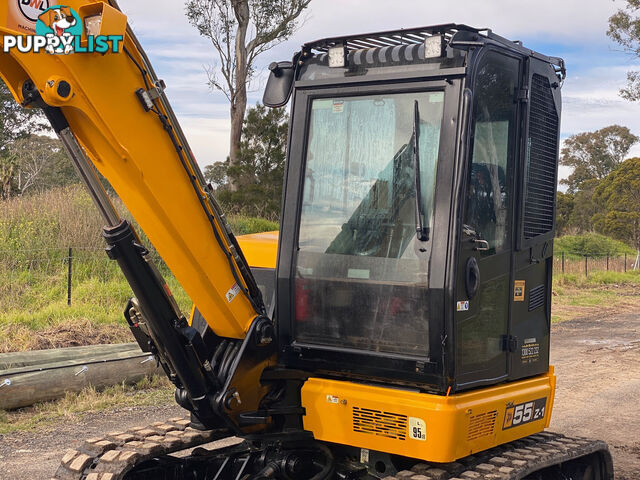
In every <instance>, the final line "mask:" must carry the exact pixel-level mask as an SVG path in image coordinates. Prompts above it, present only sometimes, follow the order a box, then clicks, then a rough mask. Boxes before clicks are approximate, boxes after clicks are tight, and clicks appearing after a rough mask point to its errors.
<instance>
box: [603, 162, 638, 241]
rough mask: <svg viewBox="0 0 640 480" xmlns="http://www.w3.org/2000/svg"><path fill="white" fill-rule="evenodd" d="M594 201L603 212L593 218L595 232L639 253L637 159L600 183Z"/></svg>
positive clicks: (623, 165)
mask: <svg viewBox="0 0 640 480" xmlns="http://www.w3.org/2000/svg"><path fill="white" fill-rule="evenodd" d="M594 200H595V201H596V202H598V203H599V204H601V205H602V206H603V207H604V209H605V211H604V213H600V214H598V215H596V216H594V224H595V226H596V229H597V230H598V231H600V232H602V233H604V234H606V235H610V236H612V237H614V238H617V239H618V240H622V241H624V242H627V243H629V244H630V245H633V247H634V248H635V249H636V250H639V251H640V158H637V157H636V158H630V159H628V160H625V161H624V162H622V164H620V166H619V167H618V168H616V169H615V170H614V171H613V172H611V173H610V174H609V175H608V176H607V178H605V179H604V180H602V182H600V185H598V187H597V188H596V189H595V193H594Z"/></svg>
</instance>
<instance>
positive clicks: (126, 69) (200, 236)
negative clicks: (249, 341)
mask: <svg viewBox="0 0 640 480" xmlns="http://www.w3.org/2000/svg"><path fill="white" fill-rule="evenodd" d="M13 3H16V2H13ZM57 3H58V4H61V3H62V2H57ZM96 3H100V2H88V1H82V0H65V1H64V5H67V6H70V7H71V8H73V9H74V10H76V11H77V12H82V11H93V10H95V4H96ZM104 3H106V4H109V3H110V4H112V5H113V6H115V3H114V2H113V1H111V2H108V1H105V2H104ZM50 4H52V5H55V4H56V2H55V1H51V2H50ZM88 5H89V8H88V10H87V8H84V9H83V8H82V7H87V6H88ZM98 6H99V7H101V8H102V6H101V5H98ZM92 9H93V10H92ZM109 11H110V18H111V19H112V20H113V24H114V25H120V26H122V25H124V23H122V22H119V21H117V19H118V18H120V19H121V20H122V18H123V17H124V15H123V14H121V13H120V12H119V11H117V10H115V9H111V10H109ZM124 20H126V17H124ZM14 24H15V22H14V20H13V19H12V18H10V15H9V7H8V6H7V2H5V3H3V5H2V6H0V42H1V41H2V36H4V35H14V34H20V33H21V32H18V31H16V30H13V29H12V28H10V27H13V26H14ZM32 26H33V28H35V22H34V23H33V25H32ZM106 33H109V34H112V35H117V34H119V33H124V32H106ZM132 35H133V34H132V33H131V30H130V29H129V30H127V32H126V36H125V41H124V47H125V48H126V49H127V50H128V51H129V52H130V54H131V55H132V57H133V58H135V59H136V61H137V62H138V63H140V64H142V55H141V52H140V51H138V49H137V47H136V45H135V43H134V41H133V36H132ZM0 76H1V77H2V78H3V79H4V80H5V82H6V83H7V84H8V86H9V88H10V89H11V91H12V93H13V95H14V96H15V97H16V100H17V101H19V102H21V101H22V100H23V98H22V94H21V91H22V84H23V83H24V82H25V81H26V80H28V79H31V80H32V81H33V82H34V84H35V85H36V87H37V88H38V90H39V91H40V93H41V95H42V98H43V99H44V100H45V101H46V102H47V103H48V104H49V105H52V106H58V107H61V109H62V112H63V113H64V115H65V117H66V119H67V120H68V122H69V125H70V126H71V130H72V131H73V133H74V134H75V136H76V138H77V140H78V141H79V142H80V144H81V145H82V147H83V148H84V149H85V150H86V152H87V154H88V156H89V157H90V159H91V161H92V162H93V164H94V165H95V166H96V168H97V169H98V170H99V171H100V173H102V175H104V176H105V177H106V178H107V179H108V180H109V182H110V183H111V185H112V186H113V188H114V189H115V191H116V192H117V193H118V195H119V196H120V198H121V199H122V201H123V202H124V203H125V205H126V206H127V208H128V209H129V211H130V212H131V214H132V215H133V216H134V218H135V219H136V220H137V222H138V223H139V224H140V226H141V227H142V229H143V230H144V231H145V233H146V234H147V236H148V237H149V239H150V240H151V242H152V243H153V245H154V246H155V247H156V249H157V250H158V252H159V253H160V255H161V256H162V258H163V259H164V260H165V262H166V263H167V265H168V266H169V268H170V269H171V271H172V272H173V273H174V274H175V276H176V278H177V279H178V281H179V282H180V284H181V285H182V286H183V287H184V289H185V290H186V292H187V294H188V295H189V296H190V298H191V300H193V302H194V303H195V304H196V305H197V306H198V309H199V310H200V311H201V312H202V314H203V316H204V318H206V319H207V321H208V322H210V326H211V327H212V329H213V330H214V331H215V333H216V334H217V335H220V336H224V337H233V338H243V337H244V336H245V332H246V331H247V330H248V328H249V326H250V325H251V322H252V321H253V319H254V318H255V317H256V312H255V311H254V309H253V308H252V306H251V304H250V302H249V300H248V299H247V298H246V297H245V296H244V295H236V296H235V297H233V299H232V301H231V302H229V301H227V298H226V293H227V292H228V291H229V290H230V289H231V288H232V287H234V285H235V284H236V280H235V279H234V276H233V274H232V271H231V268H230V266H229V263H228V261H227V258H226V257H225V254H224V252H223V250H222V249H221V248H220V247H219V245H218V243H217V241H216V239H215V236H214V231H213V228H212V226H211V224H210V222H209V219H208V218H207V212H206V211H205V208H203V207H202V205H201V204H200V201H199V198H198V196H199V195H200V196H202V197H204V196H205V195H206V193H205V192H204V191H199V192H198V193H196V191H194V188H193V186H192V184H191V180H190V175H191V173H189V174H188V173H187V171H185V169H184V168H183V166H182V164H181V162H180V160H179V157H178V155H177V153H176V150H175V148H174V145H173V144H172V142H171V140H170V137H169V135H168V134H167V132H166V131H165V130H164V129H163V125H162V123H161V122H160V120H159V119H158V117H157V115H155V114H154V113H152V112H146V111H145V110H144V108H143V107H142V105H141V103H140V101H139V100H138V98H137V97H136V94H135V92H136V90H137V89H139V88H145V84H144V81H143V77H142V75H141V72H140V70H139V69H138V68H137V67H136V65H135V64H134V62H133V61H132V60H131V59H130V58H129V57H128V56H127V55H126V54H125V53H124V52H121V53H107V54H104V55H102V54H98V53H75V54H70V55H50V54H48V53H46V52H44V51H42V52H40V53H38V54H35V53H19V52H18V51H17V50H15V49H14V50H12V51H11V53H10V54H6V53H2V54H0ZM59 80H66V81H67V82H69V83H70V84H71V88H72V92H73V94H72V95H70V98H69V99H68V100H65V99H62V98H60V97H58V96H57V95H56V93H55V89H54V88H53V87H52V86H51V85H55V84H56V83H55V82H57V81H59ZM50 81H51V84H48V82H50ZM158 107H159V108H160V109H161V110H162V107H161V106H160V105H159V103H158ZM164 113H166V112H164ZM182 148H184V149H185V150H188V148H189V146H188V145H182ZM188 168H190V167H188ZM206 208H207V209H209V210H210V209H211V207H210V206H209V205H208V204H207V206H206ZM208 213H211V211H209V212H208ZM216 229H217V230H218V232H221V231H222V230H221V227H220V225H218V224H217V223H216ZM98 233H99V232H96V234H98ZM226 248H227V249H228V246H227V247H226Z"/></svg>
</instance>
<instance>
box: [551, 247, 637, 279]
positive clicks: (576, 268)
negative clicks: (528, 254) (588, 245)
mask: <svg viewBox="0 0 640 480" xmlns="http://www.w3.org/2000/svg"><path fill="white" fill-rule="evenodd" d="M639 269H640V260H639V258H638V255H628V254H626V253H625V254H622V255H610V254H606V253H605V254H601V255H593V254H591V255H583V256H579V255H565V254H564V253H560V254H557V255H554V257H553V271H554V273H566V274H573V275H584V276H586V277H588V276H589V274H590V273H594V272H609V271H611V272H621V273H624V272H629V271H632V270H639Z"/></svg>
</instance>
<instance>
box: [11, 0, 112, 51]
mask: <svg viewBox="0 0 640 480" xmlns="http://www.w3.org/2000/svg"><path fill="white" fill-rule="evenodd" d="M22 13H23V14H24V13H25V12H24V11H23V12H22ZM30 13H31V12H30ZM25 16H26V15H25ZM85 20H90V21H91V24H92V25H97V26H98V29H99V23H97V24H96V23H95V22H96V21H97V22H99V21H100V18H99V17H88V18H87V19H85ZM87 23H88V24H89V22H87ZM82 34H83V22H82V19H81V18H80V15H78V13H77V12H76V11H75V10H74V9H73V8H71V7H67V6H65V5H56V6H53V7H48V8H47V9H45V10H44V11H42V13H40V14H39V15H38V16H37V21H36V34H35V35H5V36H4V38H3V52H4V53H10V52H11V51H12V50H13V49H17V50H18V51H19V52H21V53H28V52H33V53H39V52H40V51H41V50H44V51H46V52H47V53H50V54H52V55H69V54H71V53H107V52H113V53H118V52H119V51H120V49H121V47H122V41H123V37H122V35H90V34H89V32H87V36H86V41H84V42H83V37H82Z"/></svg>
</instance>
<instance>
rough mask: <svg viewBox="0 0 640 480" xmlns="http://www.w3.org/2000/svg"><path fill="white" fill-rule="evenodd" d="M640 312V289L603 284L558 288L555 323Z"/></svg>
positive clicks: (566, 285)
mask: <svg viewBox="0 0 640 480" xmlns="http://www.w3.org/2000/svg"><path fill="white" fill-rule="evenodd" d="M638 310H640V285H634V284H626V285H625V284H609V285H607V284H600V285H588V284H583V285H582V286H576V285H573V284H565V285H557V284H556V285H555V286H554V289H553V300H552V308H551V321H552V322H554V323H555V322H562V321H568V320H573V319H575V318H581V317H601V316H606V315H611V314H617V313H622V312H637V311H638Z"/></svg>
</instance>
